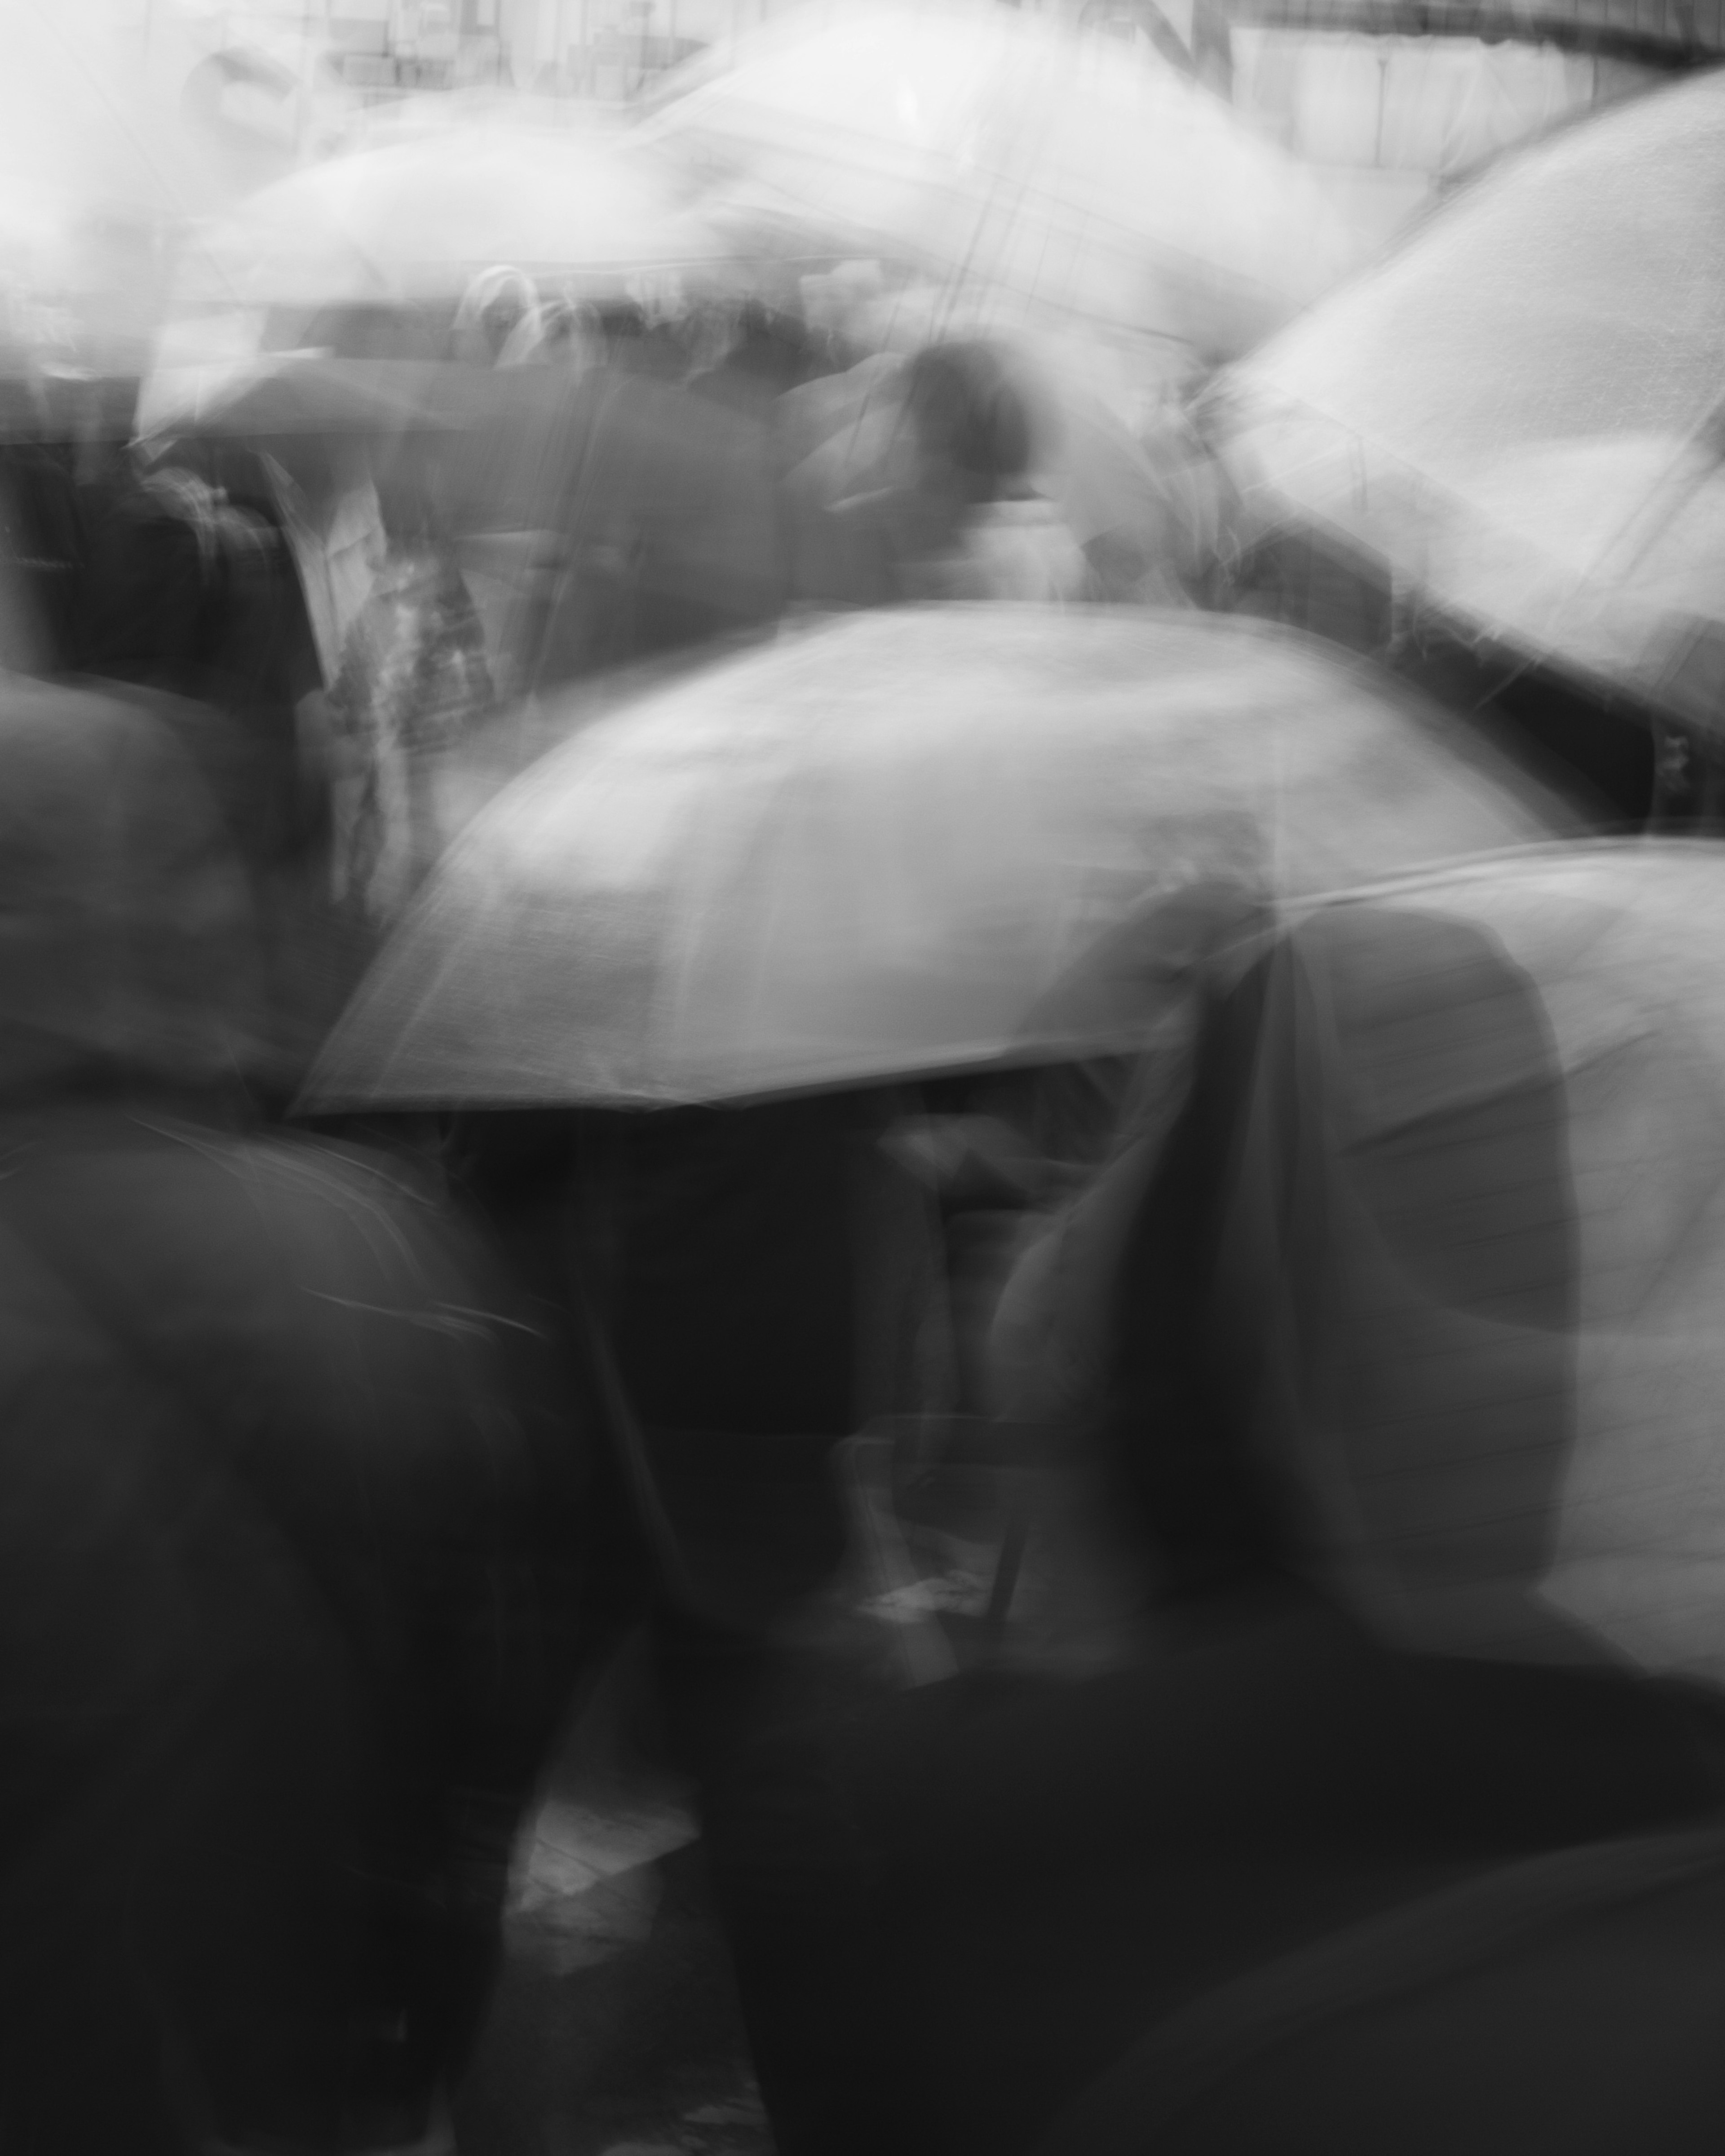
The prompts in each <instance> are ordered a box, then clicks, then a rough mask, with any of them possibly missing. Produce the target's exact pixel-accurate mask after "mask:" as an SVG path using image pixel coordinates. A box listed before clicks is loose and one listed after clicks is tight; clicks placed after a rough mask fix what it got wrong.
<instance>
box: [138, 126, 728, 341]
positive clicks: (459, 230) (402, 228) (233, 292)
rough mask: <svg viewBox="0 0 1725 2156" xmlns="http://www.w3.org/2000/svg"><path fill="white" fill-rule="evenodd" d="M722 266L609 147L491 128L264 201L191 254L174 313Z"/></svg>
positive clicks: (409, 145) (345, 160)
mask: <svg viewBox="0 0 1725 2156" xmlns="http://www.w3.org/2000/svg"><path fill="white" fill-rule="evenodd" d="M719 251H720V250H719V249H718V247H717V244H716V241H715V240H714V239H713V238H712V236H711V234H709V233H708V232H707V231H706V228H704V227H703V226H702V225H701V223H700V222H699V221H698V220H697V219H695V218H691V217H690V216H688V215H687V214H686V213H684V211H683V210H682V209H681V208H680V207H679V205H678V203H677V202H676V200H675V196H674V193H673V191H672V190H671V189H670V187H668V186H667V185H666V184H665V182H664V180H663V179H662V178H661V177H660V175H658V174H657V173H656V172H655V171H654V170H653V169H652V168H651V167H649V166H648V165H646V164H645V163H644V162H642V161H641V160H639V159H638V158H636V157H633V156H632V155H631V154H630V152H629V150H628V149H627V148H626V147H624V146H621V145H619V143H617V142H616V141H612V140H597V141H596V140H593V139H590V138H588V137H586V136H579V135H575V134H572V133H569V132H567V131H553V130H551V129H542V130H541V129H533V128H530V127H521V126H513V127H511V126H503V125H501V124H499V123H497V122H495V121H491V122H486V123H482V124H474V125H469V126H461V127H455V128H450V129H447V130H444V131H439V132H436V133H429V134H426V135H424V136H418V137H415V138H413V139H411V140H408V141H403V142H397V143H393V144H390V145H388V146H385V147H383V148H381V149H374V150H365V151H357V152H356V153H354V154H352V155H350V156H347V157H333V158H331V159H330V160H328V161H327V162H325V163H323V164H321V165H315V166H311V167H308V168H307V169H305V171H303V172H296V173H295V174H294V175H293V177H291V178H290V179H286V180H283V181H281V182H279V183H278V184H277V185H275V186H274V187H265V188H264V189H263V190H261V192H259V193H258V194H256V195H254V196H253V197H252V198H250V199H249V201H248V202H247V203H245V204H244V206H243V208H241V209H240V210H239V211H238V212H237V213H235V214H234V216H233V217H231V218H228V220H227V221H225V222H224V223H223V224H221V225H220V226H219V227H216V228H212V229H210V230H208V232H206V233H205V234H203V236H202V238H201V241H200V244H199V245H198V248H197V249H195V250H193V251H191V252H189V253H188V255H187V261H186V264H185V271H184V279H183V283H182V290H181V292H180V295H179V299H180V304H181V305H182V308H183V309H184V310H185V311H188V312H189V311H193V310H194V309H195V308H196V306H197V305H199V304H219V305H226V306H229V307H240V308H245V307H252V306H264V305H274V306H282V307H286V306H306V307H311V306H319V305H334V304H336V303H337V302H340V301H344V300H355V301H357V300H370V299H385V298H394V297H402V296H408V297H412V296H418V295H426V296H430V295H442V294H452V293H453V294H459V292H460V291H461V290H463V289H464V288H465V285H467V283H468V282H469V280H470V279H471V278H472V277H473V276H474V275H475V273H477V272H479V271H481V270H484V269H487V268H489V267H490V266H492V265H493V264H498V263H509V264H514V265H515V266H516V267H517V268H519V269H524V270H526V271H529V272H531V271H536V270H537V271H556V272H558V273H570V274H574V273H586V274H587V275H588V276H589V277H591V278H593V279H594V280H597V281H598V283H599V284H600V285H604V284H606V283H607V281H610V282H616V281H617V280H621V279H622V278H624V276H626V275H628V274H629V273H631V272H635V273H639V272H644V271H648V270H652V269H677V268H680V267H683V266H691V265H694V264H700V263H702V262H706V261H710V260H711V259H714V258H715V257H716V254H718V253H719Z"/></svg>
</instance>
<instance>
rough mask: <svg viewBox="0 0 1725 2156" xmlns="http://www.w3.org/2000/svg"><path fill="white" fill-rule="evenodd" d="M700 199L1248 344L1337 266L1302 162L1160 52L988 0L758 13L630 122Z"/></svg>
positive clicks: (1168, 332) (805, 231) (1059, 312)
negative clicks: (695, 185)
mask: <svg viewBox="0 0 1725 2156" xmlns="http://www.w3.org/2000/svg"><path fill="white" fill-rule="evenodd" d="M642 136H643V140H644V141H646V142H648V143H649V144H651V145H652V146H655V148H657V149H658V150H659V151H660V152H661V153H662V154H665V155H668V156H670V157H675V159H676V160H677V161H678V162H680V163H681V164H682V165H683V166H684V167H685V168H687V169H690V170H692V171H694V172H697V173H699V174H701V175H702V176H703V177H704V178H705V179H706V182H708V183H709V184H711V185H713V186H715V187H717V189H718V190H719V192H718V193H717V194H716V197H715V198H714V200H713V201H712V202H711V203H710V204H709V211H710V213H711V214H713V215H715V216H716V215H718V214H720V213H721V206H722V208H723V210H724V213H726V214H728V215H730V216H732V217H734V218H737V221H738V222H739V223H740V224H741V225H742V227H743V228H747V229H752V230H757V231H770V232H773V233H776V234H777V235H778V241H779V244H786V245H794V244H802V245H803V246H804V247H805V249H806V248H807V247H808V246H809V244H810V243H811V240H812V239H814V237H815V236H817V235H819V236H820V237H821V238H822V239H824V244H826V245H828V246H829V248H830V249H836V250H838V251H841V252H849V253H850V254H853V255H858V256H861V255H868V254H883V255H886V256H888V257H890V258H891V259H894V260H896V261H900V262H903V263H906V264H916V265H920V266H922V268H924V269H928V270H932V271H933V272H934V273H935V274H937V275H939V276H940V277H941V279H942V281H943V283H944V284H946V285H947V287H948V288H949V290H951V292H952V295H954V297H955V299H956V298H957V297H959V296H960V295H974V294H976V293H978V292H988V291H993V292H997V293H1001V294H1007V295H1012V297H1013V298H1014V300H1016V301H1017V302H1019V304H1020V305H1021V306H1023V307H1025V308H1028V309H1029V310H1030V311H1032V312H1033V313H1035V314H1040V315H1041V316H1058V317H1065V318H1070V317H1078V318H1081V319H1084V320H1086V321H1091V322H1093V323H1095V324H1096V325H1098V326H1101V327H1104V328H1111V329H1117V330H1125V331H1136V332H1140V333H1143V332H1153V333H1155V334H1157V335H1159V336H1163V337H1167V338H1172V339H1173V340H1175V341H1178V342H1179V343H1182V344H1184V345H1189V346H1194V347H1195V348H1196V349H1197V350H1198V351H1199V352H1200V353H1202V354H1203V355H1204V356H1206V357H1214V356H1216V355H1218V354H1221V353H1230V352H1238V351H1240V350H1242V349H1244V348H1245V346H1247V345H1249V344H1250V343H1252V342H1253V341H1255V340H1256V339H1257V338H1259V337H1260V336H1263V335H1265V334H1266V333H1267V332H1268V331H1270V330H1271V329H1272V328H1274V327H1276V326H1278V325H1279V324H1280V323H1281V322H1282V321H1286V319H1287V317H1288V316H1290V315H1291V314H1292V313H1293V312H1294V311H1295V310H1296V308H1298V307H1300V306H1301V305H1304V304H1305V303H1306V302H1307V301H1308V300H1311V299H1312V298H1314V297H1315V296H1316V295H1317V294H1318V293H1319V292H1321V291H1322V290H1325V289H1326V288H1327V286H1328V285H1330V284H1331V283H1332V282H1333V280H1335V278H1336V277H1337V275H1339V274H1340V273H1341V272H1342V271H1343V269H1345V268H1347V267H1348V266H1351V263H1352V259H1353V249H1352V246H1351V243H1350V240H1349V237H1348V234H1347V233H1346V232H1345V231H1344V230H1343V228H1341V227H1340V226H1339V225H1338V224H1337V220H1336V219H1335V218H1334V216H1333V214H1332V212H1331V211H1330V209H1329V208H1328V207H1327V202H1326V200H1325V198H1324V196H1323V194H1322V190H1321V188H1320V187H1319V184H1318V182H1317V179H1316V177H1314V176H1313V175H1312V173H1311V172H1308V171H1307V170H1306V169H1305V168H1303V167H1301V166H1299V165H1298V164H1296V163H1295V162H1293V161H1292V160H1291V159H1290V158H1288V157H1286V156H1285V155H1284V154H1283V153H1282V152H1281V151H1279V150H1277V149H1276V148H1274V147H1272V146H1271V145H1270V144H1268V143H1267V142H1266V141H1260V139H1259V138H1258V137H1256V136H1254V135H1252V134H1250V133H1249V132H1248V131H1247V130H1246V129H1245V127H1243V126H1241V125H1240V123H1239V122H1238V121H1236V120H1235V117H1234V115H1233V114H1232V113H1231V111H1230V110H1229V108H1228V107H1227V106H1226V105H1223V104H1222V103H1221V102H1220V101H1219V100H1217V99H1216V98H1214V97H1213V96H1211V95H1209V93H1208V92H1207V91H1204V90H1199V89H1198V88H1196V87H1195V86H1194V85H1192V84H1190V83H1189V82H1188V81H1186V80H1184V79H1183V78H1182V77H1181V76H1180V75H1178V74H1176V73H1174V72H1173V70H1172V69H1168V68H1167V67H1165V66H1163V65H1162V64H1159V63H1157V62H1155V61H1151V60H1141V59H1135V58H1132V57H1129V56H1127V54H1123V53H1122V51H1121V49H1120V48H1119V47H1118V46H1117V44H1113V43H1112V42H1111V41H1107V42H1104V43H1102V44H1101V45H1100V46H1097V45H1096V44H1090V43H1086V41H1083V40H1081V39H1078V38H1075V37H1073V36H1071V35H1070V33H1065V32H1063V31H1060V30H1058V29H1055V28H1051V27H1050V26H1048V25H1045V24H1043V23H1036V22H1032V21H1027V20H1024V19H1023V18H1019V17H1017V16H1014V15H1011V14H1009V13H1006V12H1005V11H1004V10H995V11H993V12H992V13H990V14H989V15H988V16H978V17H974V18H967V17H962V16H947V15H944V14H941V13H907V12H906V13H900V12H892V11H887V12H881V13H865V14H861V15H858V16H855V17H848V18H845V19H842V20H839V21H838V22H835V23H827V24H822V25H820V26H819V27H817V28H814V29H812V30H811V29H808V28H803V26H802V25H801V24H793V25H790V26H788V27H786V28H778V27H775V28H770V29H768V30H767V31H764V32H762V33H760V36H759V38H757V40H756V41H754V42H753V43H752V44H748V45H747V46H746V47H745V48H744V49H742V51H741V52H740V53H739V56H738V58H737V64H736V65H735V66H734V67H732V69H729V70H727V71H726V72H724V73H723V74H719V75H717V76H716V77H714V78H712V79H710V80H704V81H701V82H700V83H699V84H698V85H697V86H696V87H695V88H693V89H691V90H689V91H688V92H687V94H686V95H683V96H681V97H679V98H675V99H674V100H671V101H670V102H669V103H668V104H666V105H665V106H663V108H662V109H660V110H658V111H657V112H655V113H654V114H653V115H650V116H649V119H648V120H647V121H646V122H645V123H644V128H643V131H642Z"/></svg>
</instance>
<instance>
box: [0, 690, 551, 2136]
mask: <svg viewBox="0 0 1725 2156" xmlns="http://www.w3.org/2000/svg"><path fill="white" fill-rule="evenodd" d="M0 764H3V767H4V771H5V784H4V786H3V787H0V822H3V844H0V880H3V885H4V892H3V904H4V908H5V911H6V916H7V918H8V922H9V923H10V924H11V932H10V933H9V934H8V937H7V939H6V942H5V947H4V950H3V952H0V1153H3V1156H4V1158H5V1162H6V1168H7V1173H6V1174H5V1176H4V1178H0V1271H3V1274H4V1277H5V1282H6V1301H7V1307H8V1324H7V1326H6V1327H5V1328H4V1337H3V1341H0V1391H3V1397H4V1402H5V1409H4V1414H3V1415H0V1430H3V1441H0V1490H3V1496H0V1544H3V1554H0V1603H3V1612H0V1731H3V1741H0V1911H3V1913H4V1920H5V1921H4V1924H3V1945H0V2140H3V2141H4V2143H5V2145H6V2146H7V2147H8V2148H15V2149H17V2150H18V2151H19V2152H20V2156H95V2151H98V2150H105V2149H111V2148H128V2149H139V2150H149V2151H151V2152H152V2153H153V2152H160V2156H220V2153H221V2152H232V2151H239V2150H247V2151H257V2152H262V2151H264V2150H265V2149H269V2150H272V2151H278V2152H279V2151H284V2150H294V2151H304V2152H305V2153H306V2156H311V2152H314V2151H316V2152H318V2156H336V2152H342V2156H357V2152H359V2151H362V2150H372V2149H382V2148H405V2147H409V2146H413V2147H418V2148H424V2149H426V2150H430V2149H433V2148H439V2147H444V2146H447V2130H446V2120H445V2123H444V2124H441V2125H440V2123H439V2119H440V2117H443V2115H444V2112H446V2108H447V2097H448V2093H449V2087H450V2085H451V2083H452V2082H453V2081H454V2079H455V2078H456V2077H457V2076H459V2071H460V2070H461V2066H462V2063H463V2061H464V2058H465V2054H466V2051H467V2050H468V2048H469V2047H470V2045H471V2042H472V2040H473V2039H474V2036H475V2033H476V2030H477V2028H478V2025H479V2022H480V2018H481V2016H482V2015H483V2012H484V2009H485V2001H486V1998H487V1995H488V1990H489V1984H490V1972H491V1969H492V1967H493V1965H494V1963H495V1959H496V1957H497V1953H498V1951H499V1941H500V1920H501V1908H502V1903H503V1897H504V1893H505V1889H506V1877H507V1872H508V1867H509V1863H510V1856H511V1846H512V1843H513V1840H514V1837H515V1835H516V1830H517V1825H518V1822H519V1820H520V1819H521V1814H522V1809H523V1807H524V1805H525V1804H526V1799H527V1797H528V1795H529V1793H530V1791H531V1788H532V1786H533V1784H534V1781H535V1779H536V1775H537V1774H538V1773H539V1771H540V1769H541V1768H542V1763H543V1761H544V1758H545V1755H546V1752H547V1747H548V1745H549V1743H550V1742H551V1740H552V1735H553V1733H554V1732H555V1729H556V1727H557V1717H558V1716H559V1713H560V1712H561V1708H562V1701H563V1698H564V1697H565V1695H566V1692H567V1686H568V1682H569V1680H570V1673H571V1671H572V1668H573V1667H574V1666H575V1662H576V1661H577V1659H578V1638H579V1626H578V1616H577V1614H576V1612H577V1609H578V1601H579V1584H578V1577H577V1573H576V1568H577V1567H578V1548H579V1537H580V1531H581V1512H580V1507H581V1497H580V1490H581V1477H582V1473H583V1469H582V1464H581V1453H580V1439H579V1435H578V1432H577V1431H576V1430H575V1429H574V1428H573V1427H572V1424H571V1423H570V1421H569V1420H568V1419H567V1414H566V1412H565V1403H564V1399H563V1396H562V1391H561V1389H560V1386H561V1380H560V1378H559V1377H558V1375H557V1373H556V1371H555V1370H554V1369H552V1368H550V1367H549V1366H548V1365H547V1363H545V1362H544V1361H543V1360H542V1357H543V1354H544V1352H545V1351H544V1350H543V1349H542V1347H541V1344H540V1342H538V1339H537V1336H536V1334H535V1333H534V1332H533V1331H532V1329H531V1324H529V1323H526V1322H518V1320H517V1316H516V1309H515V1306H514V1303H513V1300H512V1294H511V1291H509V1290H507V1289H506V1287H505V1286H503V1285H502V1283H501V1280H500V1277H499V1276H498V1273H497V1270H496V1267H495V1263H494V1261H493V1260H491V1259H490V1256H489V1255H488V1254H487V1253H486V1251H485V1248H484V1246H483V1245H482V1243H481V1242H480V1241H479V1240H477V1239H476V1238H475V1235H474V1234H473V1233H472V1231H471V1230H470V1229H468V1228H465V1227H464V1226H463V1225H462V1224H460V1223H459V1221H458V1220H457V1219H455V1218H454V1216H453V1215H452V1214H450V1212H449V1209H448V1208H447V1206H446V1204H444V1202H443V1200H442V1199H441V1195H440V1193H439V1190H438V1188H436V1187H435V1185H434V1183H431V1182H430V1181H429V1179H428V1178H427V1177H426V1176H425V1175H424V1173H421V1172H419V1171H418V1170H417V1169H415V1168H413V1166H412V1165H411V1163H409V1162H408V1160H407V1158H405V1157H404V1156H403V1157H401V1158H394V1157H392V1156H390V1155H388V1154H383V1153H379V1152H376V1151H367V1149H366V1148H363V1147H357V1146H354V1145H352V1144H336V1143H333V1142H325V1141H319V1140H315V1139H311V1138H310V1137H304V1136H300V1135H289V1134H287V1133H285V1132H280V1131H275V1132H270V1131H268V1130H266V1129H264V1128H262V1127H259V1125H258V1124H257V1123H256V1122H255V1120H254V1116H253V1114H252V1112H251V1111H250V1108H249V1102H248V1100H247V1098H246V1086H245V1081H246V1080H247V1078H248V1076H249V1074H251V1073H254V1072H255V1071H256V1070H258V1069H259V1066H260V1065H261V1064H263V1063H264V1062H266V1061H267V1060H268V1055H269V1045H268V1042H267V1039H261V1040H260V1039H259V1034H258V1032H257V1029H256V1024H255V1013H256V1009H257V994H256V962H255V951H254V943H253V938H252V933H251V920H250V909H249V902H248V898H249V895H248V892H247V889H246V885H245V880H244V877H243V876H242V875H240V874H239V871H238V870H237V868H236V865H235V864H234V858H233V854H232V849H231V845H230V844H229V842H228V839H227V836H226V834H225V833H224V832H223V828H222V825H221V821H220V819H219V817H218V814H217V813H216V812H215V810H214V808H213V806H212V804H211V803H210V802H209V800H208V797H207V795H206V794H205V793H203V789H202V788H201V787H200V784H199V782H198V778H197V775H196V773H195V771H194V770H193V767H191V766H190V765H189V764H188V762H187V759H186V758H185V757H184V756H183V755H182V752H180V751H179V750H178V748H177V746H176V745H175V743H174V742H173V741H172V737H171V736H169V735H168V734H167V733H166V732H165V731H163V730H162V728H161V727H160V726H158V725H157V722H156V721H154V720H153V719H152V718H151V716H149V715H148V714H147V713H146V712H144V711H141V710H140V709H139V708H138V706H136V704H133V703H127V702H124V701H116V700H115V699H112V698H107V697H104V696H99V695H96V694H95V693H92V692H90V691H89V690H70V689H64V688H58V687H52V686H48V685H23V684H20V683H18V682H13V683H12V684H9V685H8V687H7V689H6V690H5V694H4V696H3V699H0Z"/></svg>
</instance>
